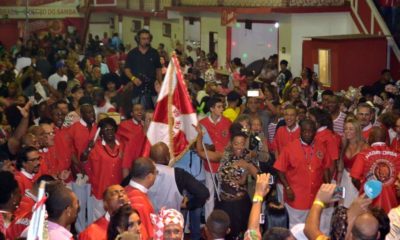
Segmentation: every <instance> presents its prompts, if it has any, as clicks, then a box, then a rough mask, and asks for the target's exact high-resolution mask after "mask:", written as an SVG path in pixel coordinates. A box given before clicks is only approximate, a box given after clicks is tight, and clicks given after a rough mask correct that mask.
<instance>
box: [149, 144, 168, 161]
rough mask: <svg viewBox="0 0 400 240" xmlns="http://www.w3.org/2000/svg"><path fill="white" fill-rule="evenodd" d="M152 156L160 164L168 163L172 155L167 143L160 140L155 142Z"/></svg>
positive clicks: (151, 150) (151, 152) (151, 151)
mask: <svg viewBox="0 0 400 240" xmlns="http://www.w3.org/2000/svg"><path fill="white" fill-rule="evenodd" d="M150 158H151V159H153V160H154V162H156V163H158V164H162V165H168V163H169V160H170V155H169V148H168V146H167V144H165V143H163V142H158V143H156V144H154V145H153V146H152V147H151V149H150Z"/></svg>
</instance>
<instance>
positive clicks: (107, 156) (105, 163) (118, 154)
mask: <svg viewBox="0 0 400 240" xmlns="http://www.w3.org/2000/svg"><path fill="white" fill-rule="evenodd" d="M123 149H124V148H123V146H122V144H121V145H117V144H116V145H115V147H114V149H111V148H110V147H109V146H108V145H107V144H106V145H102V142H101V141H97V142H96V144H95V145H94V147H93V149H92V151H91V152H90V154H89V156H88V161H87V163H86V165H85V170H86V173H87V175H88V177H89V182H90V183H91V184H92V193H93V195H94V196H95V197H96V198H97V199H103V192H104V191H105V190H106V188H107V187H108V186H111V185H114V184H119V183H120V182H121V181H122V154H123ZM107 152H108V153H107ZM113 156H115V157H113Z"/></svg>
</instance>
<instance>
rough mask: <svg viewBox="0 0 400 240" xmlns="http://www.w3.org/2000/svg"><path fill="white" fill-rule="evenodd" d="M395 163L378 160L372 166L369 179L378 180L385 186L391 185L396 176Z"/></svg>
mask: <svg viewBox="0 0 400 240" xmlns="http://www.w3.org/2000/svg"><path fill="white" fill-rule="evenodd" d="M394 169H395V168H394V166H393V163H392V162H390V161H388V160H386V159H378V160H376V161H375V162H374V164H372V166H371V168H370V171H369V174H368V176H367V179H376V180H378V181H380V182H382V184H383V185H387V184H391V183H392V182H393V179H394V178H395V176H394V172H395V170H394Z"/></svg>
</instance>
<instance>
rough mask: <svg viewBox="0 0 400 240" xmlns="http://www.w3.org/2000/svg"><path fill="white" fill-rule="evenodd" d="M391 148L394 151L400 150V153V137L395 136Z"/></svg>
mask: <svg viewBox="0 0 400 240" xmlns="http://www.w3.org/2000/svg"><path fill="white" fill-rule="evenodd" d="M390 148H391V149H392V150H393V151H396V152H399V153H400V139H399V138H397V137H395V138H394V139H393V141H392V144H391V145H390Z"/></svg>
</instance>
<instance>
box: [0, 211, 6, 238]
mask: <svg viewBox="0 0 400 240" xmlns="http://www.w3.org/2000/svg"><path fill="white" fill-rule="evenodd" d="M5 224H6V223H5V222H4V218H3V214H2V213H0V233H2V234H4V235H5V234H6V226H5Z"/></svg>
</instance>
